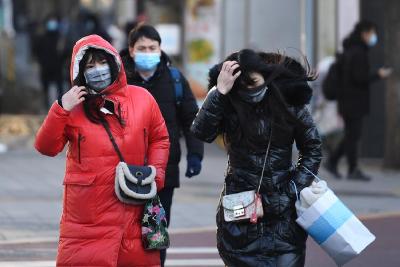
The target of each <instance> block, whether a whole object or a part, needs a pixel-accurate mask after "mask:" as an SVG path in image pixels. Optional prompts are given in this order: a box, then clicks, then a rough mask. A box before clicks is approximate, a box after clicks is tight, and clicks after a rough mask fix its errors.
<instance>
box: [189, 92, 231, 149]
mask: <svg viewBox="0 0 400 267" xmlns="http://www.w3.org/2000/svg"><path fill="white" fill-rule="evenodd" d="M226 103H227V96H225V95H223V94H221V93H220V92H219V91H218V90H217V88H216V87H214V88H213V89H211V90H210V91H209V92H208V94H207V97H206V99H205V101H204V103H203V105H202V107H201V108H200V111H199V112H198V113H197V116H196V118H195V119H194V121H193V124H192V127H191V131H192V133H193V134H194V135H195V136H196V137H197V138H199V139H200V140H203V141H205V142H208V143H211V142H212V141H214V140H215V138H216V137H217V136H218V134H220V133H222V129H223V126H222V124H223V118H224V106H225V105H226Z"/></svg>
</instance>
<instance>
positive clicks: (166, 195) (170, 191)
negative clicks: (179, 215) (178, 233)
mask: <svg viewBox="0 0 400 267" xmlns="http://www.w3.org/2000/svg"><path fill="white" fill-rule="evenodd" d="M174 189H175V188H173V187H172V188H169V187H167V188H164V189H162V190H161V191H160V192H158V196H159V197H160V201H161V205H162V206H163V207H164V210H165V215H166V217H167V225H168V226H169V223H170V221H171V220H170V218H171V206H172V198H173V196H174ZM166 258H167V250H166V249H163V250H160V260H161V266H162V267H164V262H165V259H166Z"/></svg>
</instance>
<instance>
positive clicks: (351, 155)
mask: <svg viewBox="0 0 400 267" xmlns="http://www.w3.org/2000/svg"><path fill="white" fill-rule="evenodd" d="M343 119H344V137H343V139H342V141H341V142H340V143H339V145H338V146H337V147H336V149H335V150H334V151H333V153H332V155H331V157H330V159H329V160H330V161H331V163H333V164H335V165H336V164H337V163H338V162H339V160H340V158H341V157H342V156H343V155H346V158H347V162H348V164H349V173H351V172H352V171H354V170H355V169H356V168H357V164H358V149H359V143H360V139H361V134H362V128H363V118H362V117H359V118H351V117H346V116H344V117H343Z"/></svg>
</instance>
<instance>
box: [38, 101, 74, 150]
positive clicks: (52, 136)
mask: <svg viewBox="0 0 400 267" xmlns="http://www.w3.org/2000/svg"><path fill="white" fill-rule="evenodd" d="M69 113H70V112H69V111H66V110H65V109H63V108H62V107H61V106H60V105H59V104H58V103H57V102H54V104H53V105H52V106H51V108H50V110H49V113H48V114H47V117H46V118H45V120H44V122H43V124H42V126H41V127H40V128H39V131H38V132H37V134H36V140H35V148H36V150H37V151H39V152H40V153H42V154H43V155H46V156H50V157H54V156H56V155H57V154H58V153H60V152H61V151H62V150H63V148H64V146H65V144H66V143H67V141H68V140H67V137H66V135H65V131H64V128H65V125H66V123H67V121H68V116H69Z"/></svg>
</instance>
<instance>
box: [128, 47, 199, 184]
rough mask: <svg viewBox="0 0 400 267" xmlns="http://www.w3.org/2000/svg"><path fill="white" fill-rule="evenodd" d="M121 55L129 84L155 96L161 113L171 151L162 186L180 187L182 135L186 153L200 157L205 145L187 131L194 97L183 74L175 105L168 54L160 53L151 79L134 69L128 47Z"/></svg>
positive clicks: (194, 109) (192, 111)
mask: <svg viewBox="0 0 400 267" xmlns="http://www.w3.org/2000/svg"><path fill="white" fill-rule="evenodd" d="M120 54H121V58H122V62H123V64H124V68H125V71H126V78H127V80H128V84H132V85H137V86H141V87H143V88H146V89H147V90H148V91H149V92H150V93H151V94H152V95H153V97H154V98H155V99H156V101H157V104H158V106H159V107H160V110H161V113H162V115H163V117H164V120H165V123H166V124H167V128H168V133H169V138H170V143H171V146H170V151H169V159H168V165H167V169H166V172H165V186H164V187H165V188H175V187H179V185H180V183H179V161H180V159H181V147H180V143H179V139H180V137H181V135H182V134H183V136H184V138H185V142H186V147H187V151H188V156H189V155H192V154H196V155H197V156H198V157H199V158H200V159H202V158H203V154H204V144H203V142H201V141H200V140H198V139H196V138H195V137H194V136H193V135H192V134H191V133H190V125H191V124H192V122H193V119H194V117H195V116H196V113H197V111H198V107H197V103H196V99H195V98H194V96H193V93H192V90H191V89H190V86H189V83H188V82H187V80H186V79H185V77H184V76H183V75H181V78H182V80H181V82H182V87H183V99H182V103H181V105H180V106H179V107H178V106H177V104H176V96H175V83H174V80H173V78H172V77H171V74H170V71H169V69H168V66H169V65H170V64H171V62H170V59H169V58H168V56H167V55H166V54H165V53H164V52H163V53H162V56H161V62H160V64H158V67H157V70H156V72H155V73H154V75H153V77H151V78H150V80H148V81H145V80H143V78H142V77H141V76H140V75H139V74H138V73H137V72H136V69H135V63H134V61H133V59H132V58H131V56H130V55H129V51H128V50H127V49H125V50H123V51H121V53H120Z"/></svg>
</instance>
